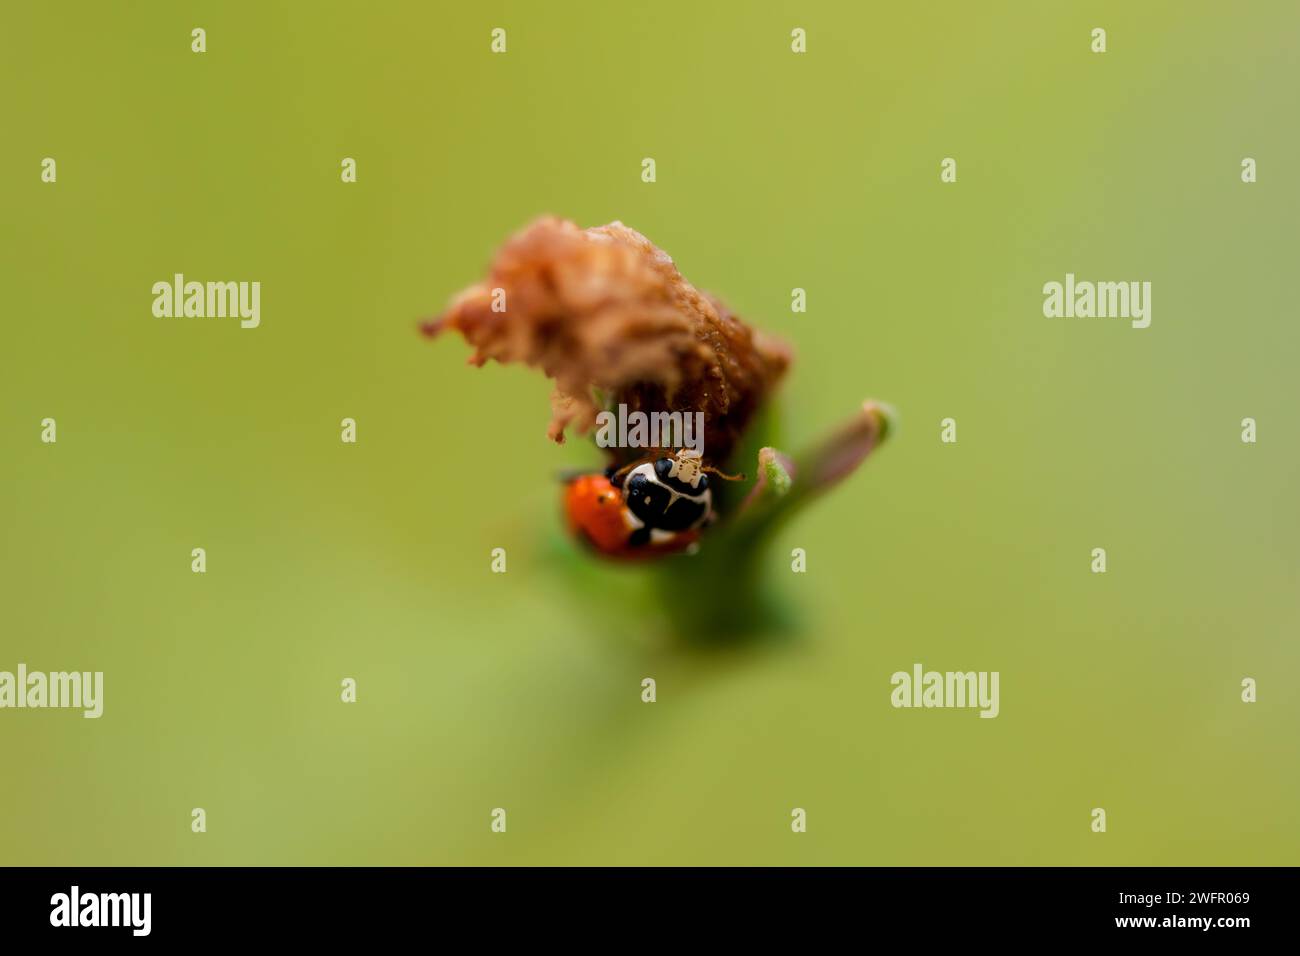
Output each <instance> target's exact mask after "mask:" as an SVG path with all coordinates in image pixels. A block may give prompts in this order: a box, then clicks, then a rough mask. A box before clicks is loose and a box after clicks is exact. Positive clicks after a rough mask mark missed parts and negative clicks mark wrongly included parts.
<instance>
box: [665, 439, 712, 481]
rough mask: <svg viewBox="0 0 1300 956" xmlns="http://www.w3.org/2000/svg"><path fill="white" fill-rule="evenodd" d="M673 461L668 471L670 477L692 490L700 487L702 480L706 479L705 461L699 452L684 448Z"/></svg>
mask: <svg viewBox="0 0 1300 956" xmlns="http://www.w3.org/2000/svg"><path fill="white" fill-rule="evenodd" d="M672 461H673V464H672V468H670V469H669V471H668V477H670V478H676V479H677V480H678V481H681V482H684V483H685V484H688V485H690V486H691V487H692V488H694V487H696V486H697V485H699V483H700V479H701V478H702V477H704V461H703V459H702V458H701V456H700V453H699V452H698V451H694V450H693V449H690V448H683V449H682V450H681V451H679V452H678V453H677V455H676V457H674V458H673V460H672Z"/></svg>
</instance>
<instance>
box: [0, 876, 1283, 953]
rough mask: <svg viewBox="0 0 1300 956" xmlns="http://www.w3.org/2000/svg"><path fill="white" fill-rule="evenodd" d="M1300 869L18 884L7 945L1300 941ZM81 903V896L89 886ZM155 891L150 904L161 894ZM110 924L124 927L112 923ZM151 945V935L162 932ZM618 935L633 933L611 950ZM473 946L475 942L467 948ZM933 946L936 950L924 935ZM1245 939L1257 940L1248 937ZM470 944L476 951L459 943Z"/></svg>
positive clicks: (1, 900)
mask: <svg viewBox="0 0 1300 956" xmlns="http://www.w3.org/2000/svg"><path fill="white" fill-rule="evenodd" d="M1296 874H1297V870H1296V869H1293V868H1283V869H1233V868H1178V869H1173V868H1170V869H1147V868H1140V869H1139V868H1127V869H1117V868H1044V869H1020V868H997V869H993V868H987V869H986V868H969V869H936V868H881V869H610V870H602V869H439V868H427V869H426V868H410V869H369V868H358V869H292V868H290V869H262V868H208V869H190V868H184V869H181V868H172V869H163V868H90V869H62V868H22V869H17V868H15V869H0V928H2V929H0V931H2V932H3V934H4V938H5V940H6V942H12V941H15V940H17V939H26V938H31V937H40V938H41V941H42V942H46V941H49V942H57V941H58V938H59V937H65V941H67V938H70V937H72V936H73V935H74V934H75V936H76V941H77V942H78V943H79V944H91V945H94V944H97V943H99V942H108V941H109V939H110V938H111V937H117V938H119V940H120V941H123V942H125V941H134V940H140V941H142V942H143V941H144V940H161V941H164V942H167V943H182V942H189V941H193V942H203V943H213V942H226V941H229V942H243V941H249V940H266V939H271V940H274V939H280V938H283V939H291V940H293V941H295V942H308V941H312V940H319V941H320V942H322V943H338V942H340V941H345V940H353V941H360V942H366V943H369V944H374V943H377V942H382V941H386V940H392V941H394V942H400V941H401V940H403V939H410V938H412V937H414V938H416V939H421V938H423V939H426V940H429V941H430V942H436V941H437V940H441V941H442V942H444V943H447V944H452V945H455V946H456V948H460V947H461V946H463V945H465V944H466V943H468V944H470V945H473V942H474V940H475V939H480V940H482V941H484V942H487V941H492V942H497V941H499V940H500V939H501V937H502V936H503V935H505V936H512V937H516V938H518V939H520V940H521V941H527V942H531V943H532V944H541V943H545V942H548V941H550V942H555V941H564V942H568V941H578V940H581V939H583V938H584V937H589V938H591V939H592V940H593V941H596V942H601V943H602V945H610V946H612V945H621V944H619V943H618V942H617V941H619V940H623V941H624V942H625V943H626V944H628V945H637V942H636V941H637V940H638V939H640V940H643V941H657V945H660V946H667V945H671V944H673V942H674V941H678V942H684V941H685V938H684V937H680V936H677V935H675V934H677V933H679V932H681V933H685V932H690V933H691V934H692V936H691V937H690V938H691V939H692V940H694V941H696V942H701V941H705V940H708V939H714V940H718V941H725V942H726V943H728V944H729V947H734V946H736V945H739V944H740V943H742V942H743V941H745V940H749V939H752V940H754V941H755V942H760V943H763V944H770V943H772V942H773V941H774V940H775V939H776V938H780V937H785V938H789V939H791V940H799V939H803V940H805V941H810V940H811V939H812V938H813V937H818V938H821V937H824V936H825V934H826V933H828V932H840V931H843V932H848V933H851V934H854V935H855V936H858V937H859V938H861V939H862V940H864V941H865V940H868V939H872V938H877V934H878V933H881V932H884V933H889V932H891V931H893V930H898V931H902V932H904V933H906V934H908V935H909V936H910V937H911V938H913V939H916V940H917V941H921V940H924V941H926V942H930V941H934V940H942V939H948V938H952V939H965V940H967V941H974V940H980V941H984V942H988V941H996V940H1002V939H1006V940H1017V939H1043V938H1052V937H1057V936H1060V937H1076V936H1086V937H1095V936H1099V935H1100V936H1107V937H1111V938H1119V937H1122V936H1131V937H1132V938H1134V939H1135V940H1137V941H1142V940H1146V941H1153V940H1165V939H1168V940H1171V941H1178V942H1179V943H1182V942H1185V941H1188V940H1190V939H1192V938H1194V937H1199V938H1205V939H1213V940H1215V941H1216V942H1217V943H1224V944H1229V945H1231V943H1233V942H1234V941H1236V940H1241V939H1243V938H1249V935H1250V934H1252V933H1255V932H1258V931H1263V932H1264V933H1266V934H1268V935H1269V936H1273V935H1275V934H1277V933H1279V932H1281V933H1283V935H1287V936H1289V935H1291V933H1289V932H1288V930H1289V929H1291V925H1290V923H1291V916H1290V913H1291V911H1292V910H1293V909H1294V907H1293V906H1292V905H1291V900H1292V899H1293V897H1294V894H1295V891H1296V889H1297V880H1296ZM74 888H75V889H74ZM145 894H147V897H146V895H145ZM105 924H107V925H105ZM146 931H147V932H146ZM610 932H613V933H615V934H617V935H615V936H610V935H608V934H609V933H610ZM464 933H469V934H471V935H470V936H469V937H467V938H466V937H463V936H462V934H464ZM918 934H919V935H918ZM1242 934H1246V936H1244V937H1243V935H1242ZM457 939H463V940H464V942H462V943H453V941H454V940H457Z"/></svg>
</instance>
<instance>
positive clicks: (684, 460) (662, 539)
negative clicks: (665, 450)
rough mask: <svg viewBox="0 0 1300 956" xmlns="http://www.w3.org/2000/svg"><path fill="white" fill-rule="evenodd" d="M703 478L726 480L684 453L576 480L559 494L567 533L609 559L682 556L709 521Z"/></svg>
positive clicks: (709, 506)
mask: <svg viewBox="0 0 1300 956" xmlns="http://www.w3.org/2000/svg"><path fill="white" fill-rule="evenodd" d="M706 472H708V473H710V474H716V475H719V477H723V478H727V479H729V480H732V479H731V476H729V475H722V473H721V472H718V471H717V470H716V469H713V468H709V467H707V466H705V465H703V464H702V463H701V461H700V457H699V455H698V454H697V453H694V452H691V451H687V450H682V451H679V452H678V453H677V454H676V455H674V456H673V457H671V458H667V457H660V458H657V459H654V460H651V461H643V462H640V463H636V462H634V463H632V464H631V465H628V466H626V467H624V468H622V469H620V470H618V471H612V470H611V471H610V472H607V473H605V474H588V475H579V476H577V477H576V478H573V479H572V480H570V481H569V482H568V484H567V485H566V486H565V489H564V513H565V517H566V519H567V521H568V525H569V529H570V530H571V531H572V532H573V533H574V534H575V535H577V536H578V537H579V538H582V539H583V540H584V541H586V542H587V543H588V544H589V545H591V547H593V548H594V549H595V550H596V551H598V552H599V553H600V554H603V555H606V556H608V557H612V558H632V559H635V558H646V557H654V556H658V555H664V554H673V553H676V552H678V551H683V550H685V549H687V548H689V547H690V546H691V545H693V544H695V542H697V541H698V540H699V538H700V531H701V530H702V529H703V528H704V527H705V526H707V525H708V524H710V523H711V522H712V521H713V520H714V513H713V495H712V492H711V491H710V490H709V475H708V474H706Z"/></svg>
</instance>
